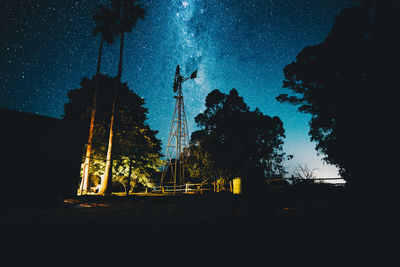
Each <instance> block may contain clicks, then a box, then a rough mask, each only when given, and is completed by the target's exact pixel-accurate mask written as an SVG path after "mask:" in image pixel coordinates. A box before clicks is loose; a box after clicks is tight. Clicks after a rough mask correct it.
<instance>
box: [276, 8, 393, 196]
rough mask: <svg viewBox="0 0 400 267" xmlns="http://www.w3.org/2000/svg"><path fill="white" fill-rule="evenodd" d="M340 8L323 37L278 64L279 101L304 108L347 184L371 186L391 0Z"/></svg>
mask: <svg viewBox="0 0 400 267" xmlns="http://www.w3.org/2000/svg"><path fill="white" fill-rule="evenodd" d="M361 2H362V4H361V5H360V6H357V7H353V8H350V9H347V10H344V11H343V12H342V13H341V14H339V15H338V16H337V18H336V22H335V25H334V27H333V29H332V31H331V32H330V34H329V35H328V36H327V38H326V39H325V41H324V42H323V43H321V44H319V45H316V46H312V47H306V48H305V49H304V50H303V51H302V52H301V53H299V54H298V56H297V58H296V61H295V62H292V63H291V64H289V65H287V66H286V67H285V69H284V74H285V80H284V82H283V84H284V87H285V88H288V89H290V90H291V91H292V93H291V94H281V95H279V96H278V97H277V100H278V101H280V102H286V103H291V104H294V105H298V106H299V111H301V112H304V113H309V114H311V115H312V118H311V121H310V132H309V134H310V136H311V140H312V141H316V142H317V147H316V149H317V150H318V151H319V152H321V154H323V155H324V159H325V161H326V162H328V163H330V164H334V165H336V166H337V167H339V169H340V172H341V174H342V176H343V177H344V178H345V179H346V180H347V182H348V185H349V186H350V187H354V188H357V189H361V188H362V187H364V186H367V187H375V186H377V182H376V180H375V179H376V178H379V176H382V172H383V171H384V169H385V167H383V166H382V164H383V165H386V164H385V162H384V160H382V159H383V158H384V157H385V156H388V150H389V149H388V148H389V146H390V145H389V140H390V138H389V136H390V135H391V130H389V129H390V125H391V124H392V121H390V120H391V119H392V117H391V116H392V115H393V114H394V113H393V112H394V111H393V108H394V105H393V104H392V103H390V101H391V100H394V99H395V98H392V97H391V96H394V94H393V93H394V91H393V89H394V88H396V87H398V86H397V78H396V76H397V75H398V73H397V72H398V66H397V65H398V62H399V59H400V58H399V47H400V43H399V38H398V36H397V35H398V34H397V33H396V31H397V30H396V27H397V26H396V25H399V22H400V21H399V18H400V17H399V11H400V3H399V1H361Z"/></svg>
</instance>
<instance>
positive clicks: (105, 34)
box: [78, 5, 117, 194]
mask: <svg viewBox="0 0 400 267" xmlns="http://www.w3.org/2000/svg"><path fill="white" fill-rule="evenodd" d="M92 19H93V21H94V22H95V24H96V27H95V28H94V29H93V35H98V34H100V36H101V38H100V48H99V54H98V57H97V68H96V75H95V77H96V82H95V86H94V90H93V104H92V112H91V117H90V127H89V137H88V142H87V146H86V156H85V163H84V170H83V177H82V181H81V185H80V188H79V192H78V194H84V193H85V192H86V191H87V186H88V181H89V169H90V157H91V152H92V139H93V129H94V120H95V116H96V104H97V102H96V101H97V90H98V79H97V78H98V77H99V75H100V66H101V56H102V53H103V44H104V41H106V42H107V43H108V44H112V43H114V40H115V36H116V31H115V27H116V22H117V16H116V13H115V12H112V10H111V9H110V8H109V7H108V6H105V5H99V9H98V10H97V11H96V12H95V13H94V14H93V16H92Z"/></svg>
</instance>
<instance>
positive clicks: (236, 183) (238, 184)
mask: <svg viewBox="0 0 400 267" xmlns="http://www.w3.org/2000/svg"><path fill="white" fill-rule="evenodd" d="M232 184H233V186H232V193H233V194H234V195H240V194H242V179H241V178H240V177H236V178H235V179H233V181H232Z"/></svg>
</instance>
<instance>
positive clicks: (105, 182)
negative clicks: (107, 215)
mask: <svg viewBox="0 0 400 267" xmlns="http://www.w3.org/2000/svg"><path fill="white" fill-rule="evenodd" d="M123 49H124V33H121V44H120V47H119V63H118V75H117V79H116V81H115V82H116V84H115V88H114V98H113V102H112V108H111V121H110V134H109V138H108V149H107V157H106V168H105V171H104V178H103V179H102V181H101V187H100V190H99V195H106V194H110V193H111V192H109V188H108V186H107V185H108V183H109V180H112V169H110V168H111V152H112V143H113V134H114V132H113V126H114V117H115V109H116V105H117V97H118V87H119V84H120V82H121V76H122V54H123V53H122V52H123ZM110 182H111V181H110Z"/></svg>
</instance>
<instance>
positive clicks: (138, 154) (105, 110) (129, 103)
mask: <svg viewBox="0 0 400 267" xmlns="http://www.w3.org/2000/svg"><path fill="white" fill-rule="evenodd" d="M98 79H99V82H98V86H99V87H98V95H97V97H98V98H97V113H96V120H95V127H94V129H95V130H94V136H93V155H94V156H93V161H92V164H91V171H90V173H91V175H92V176H99V177H102V176H103V175H104V164H105V156H106V152H107V140H108V133H109V128H110V125H109V118H110V116H111V105H112V98H113V89H114V87H115V83H116V82H117V80H116V78H110V77H108V76H106V75H100V76H99V78H98ZM95 83H96V78H93V79H88V78H84V79H82V81H81V83H80V85H81V87H80V88H78V89H74V90H70V91H69V92H68V99H69V101H68V102H67V103H66V104H65V106H64V110H65V115H64V119H66V120H70V121H73V122H74V123H75V124H76V125H78V128H79V129H81V133H82V134H81V135H82V146H84V144H85V140H86V139H87V132H88V131H87V129H88V126H89V120H90V110H91V107H90V104H91V102H92V98H93V94H92V92H93V88H94V86H95ZM119 89H120V91H119V94H118V101H117V102H118V106H117V112H116V121H115V125H114V141H113V142H114V150H113V155H112V156H113V173H114V174H115V175H114V176H113V182H114V183H115V182H120V183H122V184H123V185H124V186H128V187H129V184H128V181H130V184H135V183H136V182H137V181H139V182H141V183H144V184H147V183H150V180H149V179H150V177H151V176H152V174H153V173H154V172H156V171H158V167H159V166H160V164H161V160H160V159H159V157H160V150H161V141H160V140H159V139H157V138H156V134H157V131H154V130H151V129H150V127H149V126H148V125H147V124H146V122H145V121H146V119H147V112H148V111H147V108H145V107H144V104H145V102H144V99H143V98H142V97H140V96H138V95H137V94H136V93H134V92H133V91H131V90H129V88H128V86H127V84H126V83H120V84H119ZM128 174H131V177H128V176H129V175H128Z"/></svg>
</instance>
